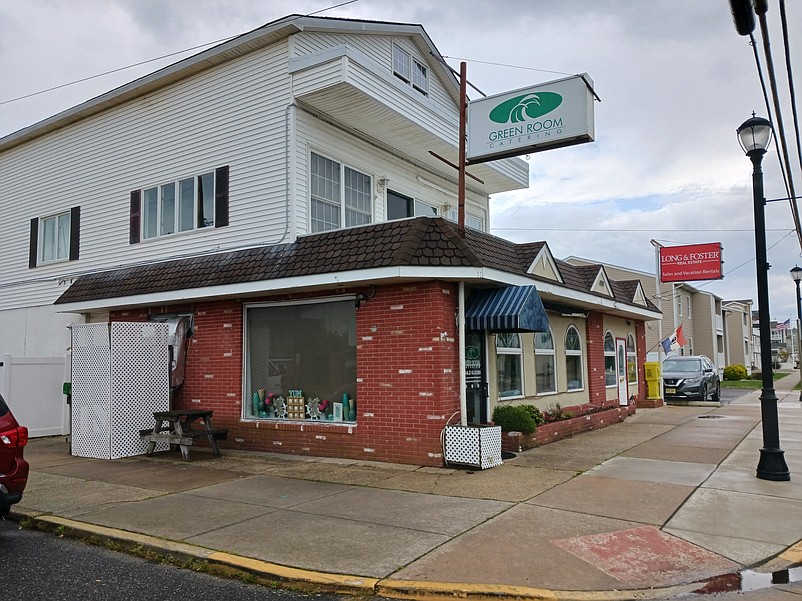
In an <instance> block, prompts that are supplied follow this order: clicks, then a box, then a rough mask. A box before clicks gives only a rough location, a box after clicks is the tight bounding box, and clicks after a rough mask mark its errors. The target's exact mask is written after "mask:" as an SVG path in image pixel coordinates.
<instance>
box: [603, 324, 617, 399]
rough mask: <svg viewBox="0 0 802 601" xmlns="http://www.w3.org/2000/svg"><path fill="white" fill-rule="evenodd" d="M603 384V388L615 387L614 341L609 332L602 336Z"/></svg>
mask: <svg viewBox="0 0 802 601" xmlns="http://www.w3.org/2000/svg"><path fill="white" fill-rule="evenodd" d="M604 384H605V386H615V385H616V377H615V340H613V335H612V334H611V333H610V332H607V333H606V334H605V335H604Z"/></svg>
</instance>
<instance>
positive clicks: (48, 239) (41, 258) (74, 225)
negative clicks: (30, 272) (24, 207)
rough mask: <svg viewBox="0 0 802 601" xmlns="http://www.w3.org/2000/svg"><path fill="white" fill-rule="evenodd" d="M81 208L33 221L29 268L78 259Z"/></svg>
mask: <svg viewBox="0 0 802 601" xmlns="http://www.w3.org/2000/svg"><path fill="white" fill-rule="evenodd" d="M80 222H81V208H80V207H73V208H72V209H70V210H69V211H64V212H62V213H56V214H54V215H48V216H46V217H41V218H39V217H35V218H33V219H31V235H30V249H29V257H28V266H29V267H31V268H33V267H36V266H37V265H42V264H44V263H54V262H57V261H67V260H69V261H75V260H77V259H78V243H79V228H80Z"/></svg>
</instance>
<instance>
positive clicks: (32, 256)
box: [28, 217, 39, 269]
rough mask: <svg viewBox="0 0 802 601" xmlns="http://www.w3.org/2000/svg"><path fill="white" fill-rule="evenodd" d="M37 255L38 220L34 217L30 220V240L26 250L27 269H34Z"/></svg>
mask: <svg viewBox="0 0 802 601" xmlns="http://www.w3.org/2000/svg"><path fill="white" fill-rule="evenodd" d="M38 254H39V218H38V217H34V218H33V219H31V240H30V246H29V250H28V267H30V268H31V269H33V268H34V267H36V262H37V259H38V258H39V257H38Z"/></svg>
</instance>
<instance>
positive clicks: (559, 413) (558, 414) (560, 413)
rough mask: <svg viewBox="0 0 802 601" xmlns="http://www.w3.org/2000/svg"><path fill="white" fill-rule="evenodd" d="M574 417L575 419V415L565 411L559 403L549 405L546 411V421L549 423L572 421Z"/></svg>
mask: <svg viewBox="0 0 802 601" xmlns="http://www.w3.org/2000/svg"><path fill="white" fill-rule="evenodd" d="M572 417H574V414H573V413H571V412H570V411H566V410H565V409H563V408H562V406H561V405H560V404H559V403H554V404H553V405H549V406H548V408H547V409H546V415H545V419H546V421H549V422H559V421H562V420H564V419H571V418H572Z"/></svg>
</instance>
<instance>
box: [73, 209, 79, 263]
mask: <svg viewBox="0 0 802 601" xmlns="http://www.w3.org/2000/svg"><path fill="white" fill-rule="evenodd" d="M80 246H81V207H72V208H71V209H70V261H77V260H78V252H79V248H80Z"/></svg>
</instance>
